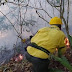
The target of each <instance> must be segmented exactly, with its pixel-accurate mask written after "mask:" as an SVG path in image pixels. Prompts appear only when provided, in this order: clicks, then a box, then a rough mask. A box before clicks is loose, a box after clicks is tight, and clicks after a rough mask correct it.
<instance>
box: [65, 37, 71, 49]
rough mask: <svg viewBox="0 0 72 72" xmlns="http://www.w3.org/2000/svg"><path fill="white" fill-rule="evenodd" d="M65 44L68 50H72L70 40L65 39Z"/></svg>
mask: <svg viewBox="0 0 72 72" xmlns="http://www.w3.org/2000/svg"><path fill="white" fill-rule="evenodd" d="M64 43H65V45H66V47H67V48H70V43H69V39H68V38H65V41H64Z"/></svg>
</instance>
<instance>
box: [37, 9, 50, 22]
mask: <svg viewBox="0 0 72 72" xmlns="http://www.w3.org/2000/svg"><path fill="white" fill-rule="evenodd" d="M36 13H37V15H38V16H39V17H40V18H41V19H43V20H44V21H45V22H47V23H49V22H48V21H47V20H45V19H44V18H43V17H42V16H41V15H40V13H39V12H38V11H37V10H36Z"/></svg>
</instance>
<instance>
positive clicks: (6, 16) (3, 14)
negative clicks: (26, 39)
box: [0, 11, 22, 39]
mask: <svg viewBox="0 0 72 72" xmlns="http://www.w3.org/2000/svg"><path fill="white" fill-rule="evenodd" d="M0 12H1V11H0ZM1 13H2V14H3V15H4V16H5V17H6V18H7V20H8V21H9V22H10V23H11V25H12V26H13V28H14V30H15V31H16V32H17V34H18V36H19V38H20V39H22V38H21V36H20V33H19V32H18V31H17V30H16V28H15V26H14V25H13V23H12V22H11V21H10V20H9V19H8V17H7V16H6V15H5V14H4V13H3V12H1Z"/></svg>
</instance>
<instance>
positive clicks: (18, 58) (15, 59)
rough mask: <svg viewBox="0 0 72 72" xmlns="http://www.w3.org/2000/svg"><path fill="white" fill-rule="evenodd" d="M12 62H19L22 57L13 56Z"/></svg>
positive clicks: (20, 55)
mask: <svg viewBox="0 0 72 72" xmlns="http://www.w3.org/2000/svg"><path fill="white" fill-rule="evenodd" d="M12 60H14V61H16V62H19V61H21V60H23V55H22V54H19V55H18V56H15V57H14V58H13V59H12Z"/></svg>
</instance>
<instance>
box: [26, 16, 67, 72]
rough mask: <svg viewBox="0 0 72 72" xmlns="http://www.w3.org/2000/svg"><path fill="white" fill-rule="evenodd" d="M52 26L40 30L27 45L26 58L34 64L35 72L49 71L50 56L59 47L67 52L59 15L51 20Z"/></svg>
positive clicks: (63, 51) (62, 51)
mask: <svg viewBox="0 0 72 72" xmlns="http://www.w3.org/2000/svg"><path fill="white" fill-rule="evenodd" d="M49 24H50V25H51V26H50V27H44V28H41V29H40V30H38V32H37V33H36V34H35V36H34V37H32V39H31V43H30V45H29V46H28V47H27V52H26V58H27V60H28V61H29V62H31V63H32V64H33V72H48V65H49V63H50V61H49V59H48V58H49V56H50V54H53V53H54V52H55V50H56V48H57V49H60V50H61V53H62V54H63V53H65V51H66V48H65V43H64V39H65V37H66V36H65V34H64V33H63V32H62V31H61V25H62V21H61V19H60V18H58V17H54V18H52V19H51V20H50V22H49Z"/></svg>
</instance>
